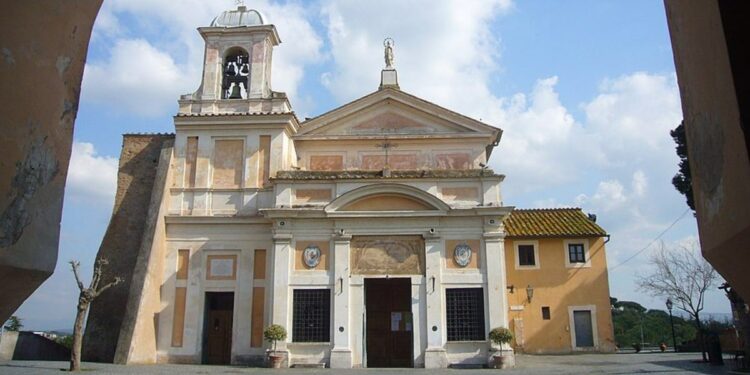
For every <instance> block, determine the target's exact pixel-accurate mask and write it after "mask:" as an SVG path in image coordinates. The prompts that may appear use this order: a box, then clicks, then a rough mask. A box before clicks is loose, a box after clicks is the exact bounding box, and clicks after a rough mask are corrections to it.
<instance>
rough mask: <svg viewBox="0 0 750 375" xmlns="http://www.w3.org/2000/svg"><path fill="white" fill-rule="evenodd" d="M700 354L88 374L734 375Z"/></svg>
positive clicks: (16, 368)
mask: <svg viewBox="0 0 750 375" xmlns="http://www.w3.org/2000/svg"><path fill="white" fill-rule="evenodd" d="M699 358H700V354H699V353H677V354H675V353H645V354H578V355H544V356H531V355H519V356H517V357H516V361H517V366H516V368H514V369H512V370H486V369H481V370H480V369H472V370H465V369H443V370H425V369H359V370H331V369H284V370H271V369H263V368H248V367H237V366H198V365H149V366H119V365H108V364H101V363H84V364H83V368H84V371H83V373H85V374H175V375H178V374H179V375H186V374H279V373H284V374H350V373H355V374H356V373H359V374H407V373H415V372H416V373H424V374H431V375H439V374H467V373H484V374H487V373H491V372H496V371H499V372H500V373H502V374H522V373H523V374H730V373H732V372H731V371H730V367H731V366H730V362H731V361H730V360H728V358H727V359H726V360H725V365H724V366H711V365H708V364H703V363H696V362H695V360H697V359H699ZM66 368H67V363H65V362H39V361H11V362H7V363H0V374H2V375H6V374H8V375H14V374H58V375H59V374H60V370H61V369H66Z"/></svg>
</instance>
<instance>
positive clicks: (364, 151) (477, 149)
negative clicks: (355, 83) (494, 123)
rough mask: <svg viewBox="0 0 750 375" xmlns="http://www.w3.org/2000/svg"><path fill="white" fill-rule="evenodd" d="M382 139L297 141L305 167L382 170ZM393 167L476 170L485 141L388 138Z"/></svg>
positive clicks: (481, 157)
mask: <svg viewBox="0 0 750 375" xmlns="http://www.w3.org/2000/svg"><path fill="white" fill-rule="evenodd" d="M383 142H384V139H383V138H379V139H378V138H375V139H362V140H336V141H333V140H331V141H307V140H305V141H302V140H296V150H297V155H298V157H299V166H300V167H301V168H302V169H305V170H357V169H363V170H380V169H382V168H383V165H384V164H385V152H384V151H383V148H382V147H379V146H378V145H382V144H383ZM388 142H390V143H392V144H394V145H396V147H394V148H392V149H390V150H389V151H388V155H389V157H388V161H389V162H388V164H389V166H390V167H391V169H392V170H399V169H405V170H414V169H477V168H480V166H479V163H486V162H487V160H486V154H485V147H486V144H484V143H483V140H482V141H471V140H466V139H462V140H457V139H429V138H426V139H389V140H388Z"/></svg>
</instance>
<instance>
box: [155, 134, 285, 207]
mask: <svg viewBox="0 0 750 375" xmlns="http://www.w3.org/2000/svg"><path fill="white" fill-rule="evenodd" d="M196 138H197V142H196ZM191 143H193V144H194V143H197V149H196V150H195V151H193V149H192V144H191ZM289 145H290V139H289V136H288V135H287V134H286V133H285V132H284V131H283V130H282V129H260V130H253V131H247V130H239V129H238V130H223V131H221V132H216V131H211V130H194V131H180V132H178V134H177V136H176V141H175V160H174V163H173V169H174V173H173V176H174V177H173V179H172V182H171V186H172V188H171V189H170V192H171V194H170V197H169V200H170V205H169V207H170V208H169V213H170V214H172V215H195V216H222V215H224V216H226V215H234V214H236V213H241V214H243V215H257V212H258V208H260V207H267V204H268V202H269V201H271V200H272V199H273V198H272V196H270V195H271V193H270V191H268V190H266V186H265V185H267V182H266V183H264V176H269V177H273V176H274V175H275V173H276V172H277V171H278V170H282V169H286V168H288V167H289V165H288V164H287V163H288V157H287V155H286V153H287V152H288V151H289V149H290V146H289ZM192 152H194V153H195V154H196V157H195V162H192V160H191V158H190V157H189V156H190V155H191V153H192ZM193 169H194V171H195V172H194V176H195V178H194V179H192V178H191V176H193V172H191V170H193ZM191 184H192V186H191ZM264 204H265V206H264Z"/></svg>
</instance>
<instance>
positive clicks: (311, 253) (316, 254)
mask: <svg viewBox="0 0 750 375" xmlns="http://www.w3.org/2000/svg"><path fill="white" fill-rule="evenodd" d="M302 259H303V260H304V261H305V265H306V266H308V267H310V268H315V267H317V266H318V263H320V248H319V247H317V246H316V245H310V246H308V247H306V248H305V251H304V252H302Z"/></svg>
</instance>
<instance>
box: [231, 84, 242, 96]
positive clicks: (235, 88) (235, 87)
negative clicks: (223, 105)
mask: <svg viewBox="0 0 750 375" xmlns="http://www.w3.org/2000/svg"><path fill="white" fill-rule="evenodd" d="M231 90H232V93H231V94H229V99H242V94H240V86H239V85H237V84H232V87H231Z"/></svg>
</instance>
